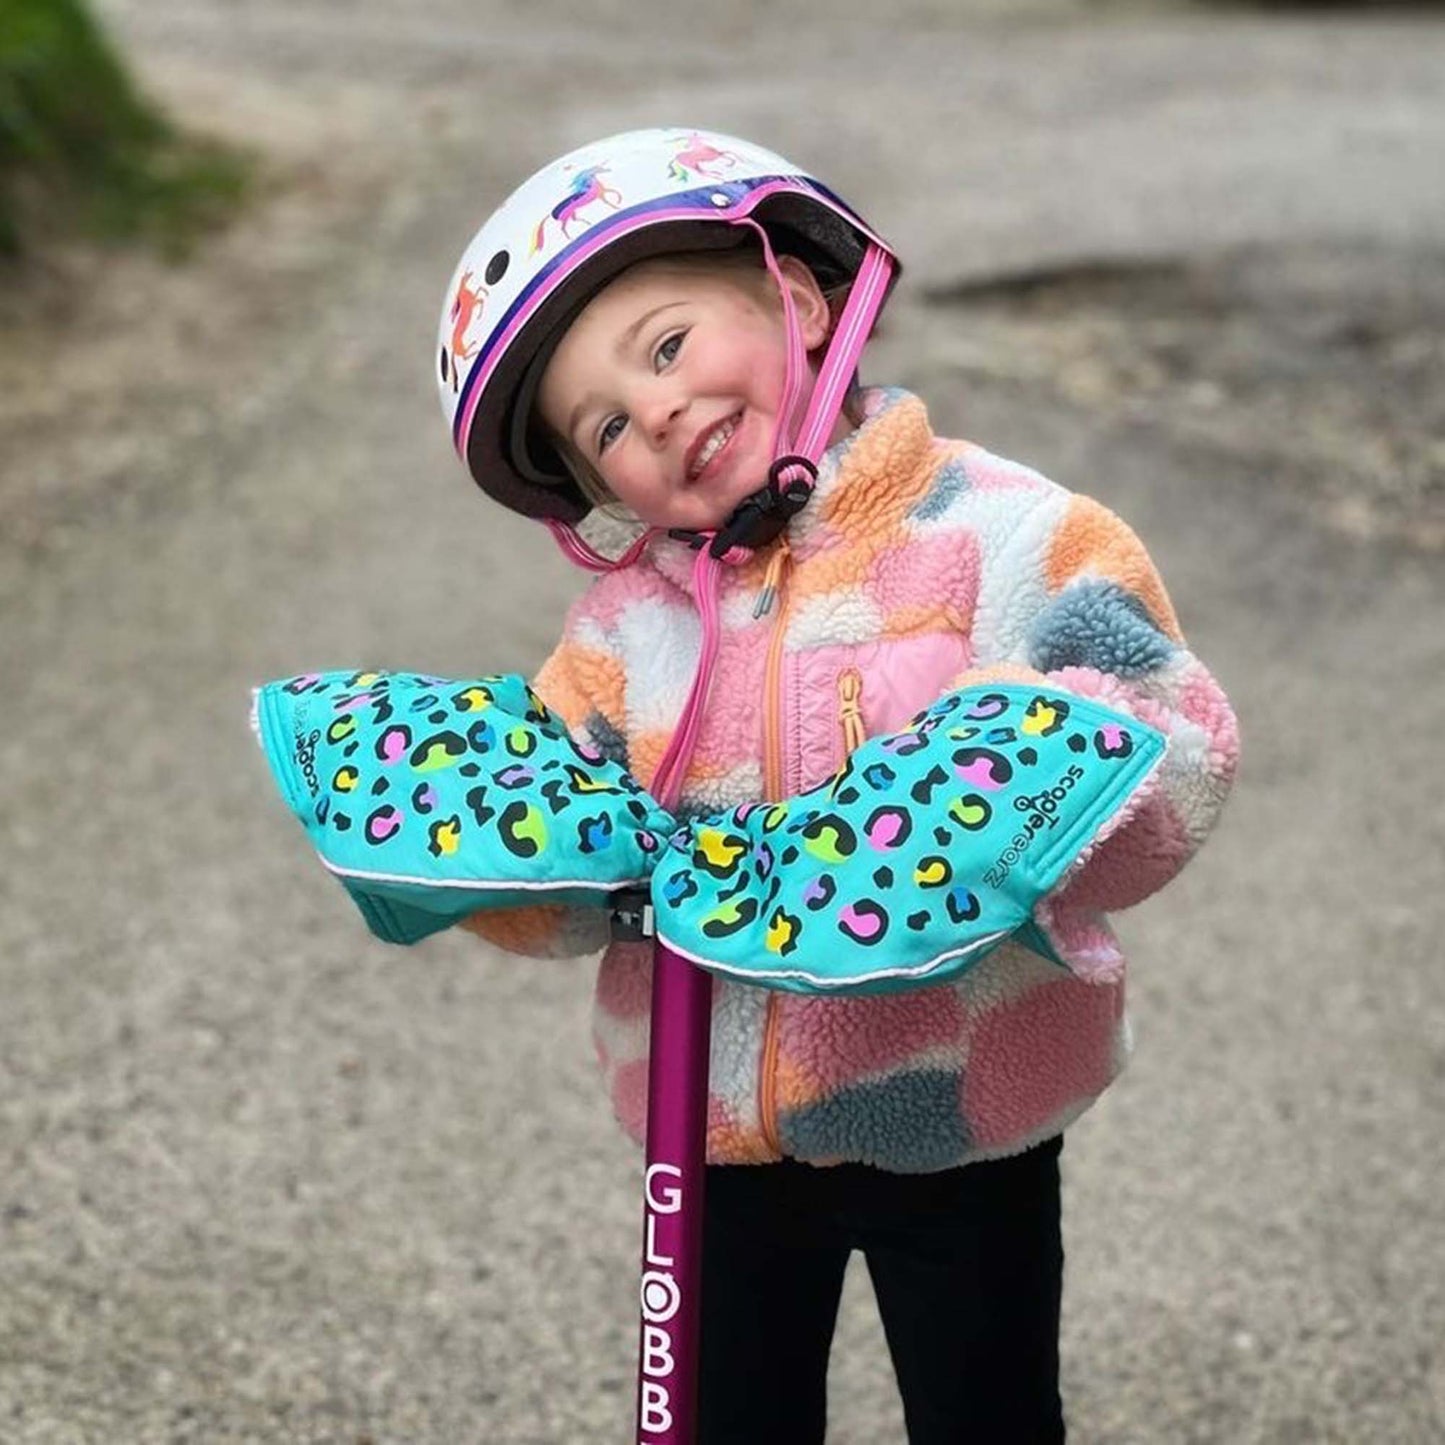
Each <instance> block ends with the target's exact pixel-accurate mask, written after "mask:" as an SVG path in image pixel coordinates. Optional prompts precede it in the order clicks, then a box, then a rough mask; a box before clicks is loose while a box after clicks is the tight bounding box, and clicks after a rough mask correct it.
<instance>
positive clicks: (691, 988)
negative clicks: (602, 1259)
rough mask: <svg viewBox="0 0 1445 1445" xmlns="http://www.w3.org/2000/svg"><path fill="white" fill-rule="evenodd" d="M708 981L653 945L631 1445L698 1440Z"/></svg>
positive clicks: (709, 1021)
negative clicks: (638, 1329) (638, 1324)
mask: <svg viewBox="0 0 1445 1445" xmlns="http://www.w3.org/2000/svg"><path fill="white" fill-rule="evenodd" d="M711 1031H712V978H711V977H710V976H709V975H708V974H706V973H704V972H703V971H702V970H701V969H700V968H697V967H695V966H694V965H693V964H691V963H689V962H687V960H686V959H683V958H680V957H679V956H678V955H677V954H675V953H674V952H673V951H672V950H671V949H670V948H668V947H667V946H666V945H665V944H662V943H656V942H655V943H654V945H653V973H652V1041H651V1059H650V1062H649V1064H648V1073H647V1173H646V1176H645V1182H644V1187H643V1200H644V1207H643V1223H642V1286H641V1302H642V1329H641V1339H640V1344H639V1351H638V1370H637V1445H693V1441H694V1439H695V1438H696V1414H697V1372H698V1321H699V1313H698V1293H699V1285H700V1282H701V1277H702V1211H703V1162H704V1158H705V1155H706V1146H707V1093H708V1088H707V1086H708V1049H709V1045H710V1042H711Z"/></svg>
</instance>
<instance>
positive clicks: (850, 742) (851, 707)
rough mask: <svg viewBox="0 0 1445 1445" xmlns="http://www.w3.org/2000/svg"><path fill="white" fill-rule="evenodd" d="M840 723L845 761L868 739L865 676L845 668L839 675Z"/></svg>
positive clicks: (856, 670) (852, 668)
mask: <svg viewBox="0 0 1445 1445" xmlns="http://www.w3.org/2000/svg"><path fill="white" fill-rule="evenodd" d="M838 721H839V722H840V723H841V724H842V725H843V760H844V761H845V762H846V761H847V760H848V755H849V754H850V753H851V752H852V751H853V749H854V748H857V747H861V746H862V744H863V743H864V742H865V741H866V739H867V736H868V735H867V733H866V732H864V730H863V674H862V673H861V672H859V671H858V669H857V668H856V667H845V668H844V669H843V671H842V672H840V673H839V674H838Z"/></svg>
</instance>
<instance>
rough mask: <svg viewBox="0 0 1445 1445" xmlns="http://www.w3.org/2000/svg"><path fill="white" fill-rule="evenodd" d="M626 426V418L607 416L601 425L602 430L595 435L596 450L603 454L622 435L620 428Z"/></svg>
mask: <svg viewBox="0 0 1445 1445" xmlns="http://www.w3.org/2000/svg"><path fill="white" fill-rule="evenodd" d="M626 425H627V418H626V417H625V416H622V415H620V414H619V415H617V416H609V417H608V418H607V420H606V421H605V422H603V423H602V430H601V431H600V432H598V433H597V450H598V451H599V452H605V451H606V450H607V448H608V447H610V446H611V445H612V443H613V442H615V441H616V440H617V438H618V437H620V436H621V435H622V428H623V427H625V426H626Z"/></svg>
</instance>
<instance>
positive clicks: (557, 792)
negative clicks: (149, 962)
mask: <svg viewBox="0 0 1445 1445" xmlns="http://www.w3.org/2000/svg"><path fill="white" fill-rule="evenodd" d="M252 720H253V723H254V725H255V728H256V732H257V735H258V736H259V738H260V741H261V748H262V751H263V752H264V753H265V754H266V759H267V761H268V762H269V763H270V765H271V772H272V774H273V776H274V777H275V779H276V784H277V786H278V787H279V788H280V790H281V794H282V796H283V797H284V798H285V799H286V802H287V803H288V804H289V806H290V808H291V810H292V812H294V813H295V814H296V816H297V817H298V818H299V819H300V820H301V823H302V826H303V827H304V828H305V829H306V831H307V833H308V835H309V836H310V839H311V842H312V845H313V846H314V847H315V849H316V851H317V853H318V854H319V855H320V857H321V861H322V862H323V863H324V864H325V865H326V867H327V868H329V869H330V870H331V871H332V872H333V873H334V874H336V876H337V877H338V878H339V879H340V880H341V882H342V883H343V884H344V885H345V887H346V889H347V891H348V892H349V893H350V894H351V896H352V898H353V899H354V900H355V902H356V904H357V906H358V907H359V908H360V909H361V912H362V914H363V915H364V916H365V918H366V921H367V924H368V925H369V926H370V928H371V930H372V932H373V933H375V934H376V935H377V936H378V937H380V938H384V939H386V940H387V941H388V942H390V943H415V942H416V941H417V940H418V939H420V938H425V937H426V936H427V935H428V934H431V933H435V932H437V931H438V930H440V929H443V928H447V927H450V926H451V925H452V924H453V923H456V922H457V921H458V920H459V919H461V918H464V917H466V916H467V915H468V914H470V913H475V912H476V911H477V910H478V909H479V908H487V907H495V908H507V907H516V906H518V905H521V904H530V903H567V904H581V905H589V904H595V905H596V906H598V907H605V906H606V905H607V903H608V895H609V894H610V893H612V892H613V891H614V890H615V889H619V888H626V887H637V886H646V883H647V881H648V879H649V877H650V875H651V873H652V869H653V866H654V864H655V862H656V859H657V858H658V857H659V856H660V854H661V852H662V850H663V848H664V846H665V842H666V839H667V837H668V835H669V834H670V833H672V832H673V831H674V829H675V828H676V826H677V825H676V823H675V821H674V820H673V818H672V817H671V815H670V814H668V813H667V812H665V811H664V810H663V809H662V808H660V807H659V806H658V805H657V803H655V802H654V801H653V799H652V798H651V797H650V796H649V795H648V794H647V793H646V792H644V791H643V789H642V788H641V787H640V786H639V785H638V784H637V783H636V782H635V781H634V780H633V779H632V777H631V776H630V775H629V774H628V773H626V772H625V771H624V770H623V769H622V768H621V767H619V766H618V765H617V764H616V763H613V762H609V761H608V760H607V759H606V758H603V757H602V756H601V755H600V754H597V753H594V752H591V751H589V750H587V749H585V748H583V747H581V746H580V745H579V744H577V743H576V742H574V741H573V739H572V738H571V737H570V736H569V734H568V732H567V730H566V729H565V728H564V727H563V726H562V725H561V723H560V722H559V721H558V719H557V718H555V717H554V716H553V715H552V714H551V713H549V712H548V710H547V708H546V707H545V706H544V705H543V703H542V702H541V700H540V699H539V698H538V697H537V696H536V694H535V693H533V692H532V691H531V689H530V688H529V687H528V686H527V685H526V683H525V682H524V681H523V680H522V679H521V678H520V677H517V676H515V675H508V676H498V677H479V678H473V679H470V680H466V681H454V680H449V679H447V678H440V677H429V676H425V675H419V674H416V673H407V672H319V673H307V674H305V675H303V676H300V677H293V678H289V679H286V680H284V681H279V682H270V683H267V684H266V685H265V686H264V687H261V688H258V689H257V690H256V694H255V711H254V713H253V719H252Z"/></svg>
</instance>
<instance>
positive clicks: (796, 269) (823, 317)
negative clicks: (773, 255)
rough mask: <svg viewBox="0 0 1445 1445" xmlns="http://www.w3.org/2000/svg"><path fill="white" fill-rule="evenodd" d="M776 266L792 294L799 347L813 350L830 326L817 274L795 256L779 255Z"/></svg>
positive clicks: (821, 340)
mask: <svg viewBox="0 0 1445 1445" xmlns="http://www.w3.org/2000/svg"><path fill="white" fill-rule="evenodd" d="M778 270H779V271H781V272H782V273H783V280H784V281H785V282H786V283H787V287H788V290H789V292H790V293H791V295H792V298H793V307H794V309H795V311H796V312H797V316H798V329H799V331H800V332H801V334H802V338H803V349H804V350H805V351H813V350H815V349H816V348H817V347H819V346H821V345H822V344H823V343H824V342H825V341H826V340H827V339H828V333H829V331H830V330H831V329H832V326H833V318H832V314H831V313H830V312H829V310H828V301H827V298H826V297H825V296H824V295H823V288H822V287H821V286H819V285H818V278H817V277H816V276H814V275H813V273H812V271H810V270H809V269H808V267H807V266H806V265H805V264H804V263H803V262H802V261H800V260H798V258H797V257H796V256H779V257H778Z"/></svg>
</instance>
